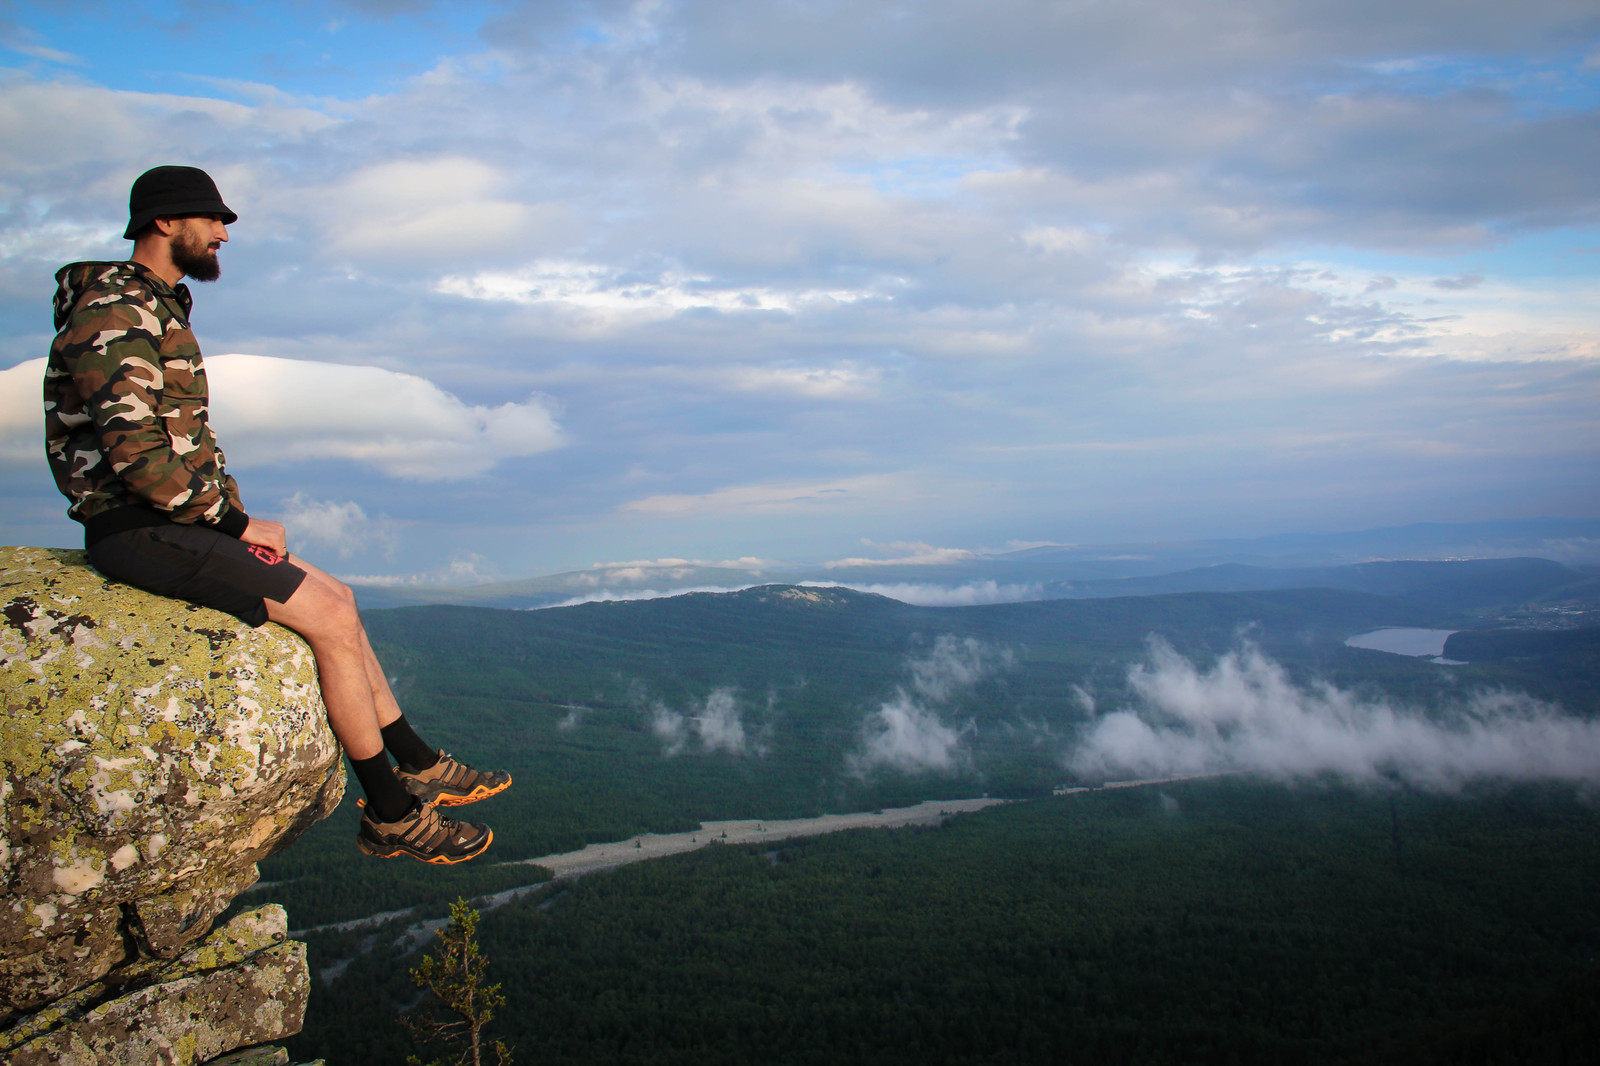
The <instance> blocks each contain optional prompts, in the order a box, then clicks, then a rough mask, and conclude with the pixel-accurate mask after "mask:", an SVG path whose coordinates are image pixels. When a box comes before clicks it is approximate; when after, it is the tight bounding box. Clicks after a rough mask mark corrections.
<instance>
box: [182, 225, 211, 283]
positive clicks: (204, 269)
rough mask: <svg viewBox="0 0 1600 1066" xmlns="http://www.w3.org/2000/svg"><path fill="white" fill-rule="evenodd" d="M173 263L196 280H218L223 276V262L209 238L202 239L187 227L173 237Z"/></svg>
mask: <svg viewBox="0 0 1600 1066" xmlns="http://www.w3.org/2000/svg"><path fill="white" fill-rule="evenodd" d="M171 248H172V265H173V266H175V267H177V268H178V269H179V270H181V271H183V273H184V275H185V276H187V277H191V278H193V279H194V280H196V281H216V280H217V279H218V278H220V277H221V276H222V264H221V263H219V262H217V253H216V251H215V250H213V249H212V247H211V242H210V241H209V240H201V239H200V237H199V236H197V235H196V234H195V232H194V231H193V230H191V229H188V228H187V227H185V228H184V229H181V230H179V231H178V233H177V234H176V235H175V236H174V237H173V239H172V244H171Z"/></svg>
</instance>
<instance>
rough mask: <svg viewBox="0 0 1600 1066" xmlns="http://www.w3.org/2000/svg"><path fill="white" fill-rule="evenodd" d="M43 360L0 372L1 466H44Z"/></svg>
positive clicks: (33, 360) (28, 362) (32, 360)
mask: <svg viewBox="0 0 1600 1066" xmlns="http://www.w3.org/2000/svg"><path fill="white" fill-rule="evenodd" d="M44 366H45V360H43V359H29V360H28V361H27V362H25V363H18V364H17V365H16V366H13V367H7V368H6V369H5V370H0V463H3V464H5V465H7V466H19V467H34V466H37V467H42V466H44V462H45V458H44V399H43V397H44Z"/></svg>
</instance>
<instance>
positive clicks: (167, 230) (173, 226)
mask: <svg viewBox="0 0 1600 1066" xmlns="http://www.w3.org/2000/svg"><path fill="white" fill-rule="evenodd" d="M177 228H178V220H177V219H175V218H167V217H166V216H164V215H157V216H156V217H155V218H152V219H151V220H150V229H151V230H152V231H153V232H155V233H159V234H160V235H161V236H163V237H170V236H172V234H173V233H174V232H176V230H177Z"/></svg>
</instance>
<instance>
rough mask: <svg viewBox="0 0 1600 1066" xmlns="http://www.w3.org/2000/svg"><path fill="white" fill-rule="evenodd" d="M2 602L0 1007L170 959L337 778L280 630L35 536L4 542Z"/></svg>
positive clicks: (332, 747) (301, 655) (329, 743)
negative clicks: (142, 962)
mask: <svg viewBox="0 0 1600 1066" xmlns="http://www.w3.org/2000/svg"><path fill="white" fill-rule="evenodd" d="M0 614H3V618H0V695H3V697H4V719H3V720H0V770H3V772H4V776H3V779H0V825H3V826H4V831H5V836H4V840H3V841H0V884H3V885H4V887H5V890H6V893H7V898H6V900H5V902H4V903H0V1007H3V1006H4V1005H9V1006H10V1007H11V1008H12V1009H13V1010H27V1009H32V1008H34V1007H36V1006H38V1005H40V1004H42V1003H46V1002H48V1001H51V1000H54V999H56V998H57V997H59V996H62V995H64V994H65V993H68V992H70V991H72V990H74V989H78V988H81V987H82V986H84V985H86V984H88V983H90V982H93V981H96V980H98V979H100V978H101V977H102V976H104V975H105V974H106V973H107V972H109V971H110V970H111V969H112V968H113V967H115V966H118V965H122V964H125V963H127V962H129V961H131V960H132V959H135V958H137V957H139V956H141V955H149V956H153V957H156V958H165V959H171V958H174V957H176V956H177V955H179V954H180V953H181V952H183V951H184V949H185V948H187V947H188V946H189V945H190V944H192V943H193V942H194V941H195V940H197V939H199V938H200V937H202V936H204V935H205V933H206V931H207V930H208V929H209V928H210V924H211V922H212V920H213V919H214V918H215V917H216V916H217V915H218V914H220V913H221V912H222V911H223V910H224V909H225V908H226V907H227V905H228V903H229V902H230V901H231V900H232V899H233V898H234V897H235V896H236V895H238V894H239V893H240V892H242V891H243V890H244V889H246V888H248V887H249V886H250V885H251V884H254V883H255V880H256V877H257V874H256V867H255V864H256V863H257V862H258V861H259V860H260V859H263V858H265V857H266V856H267V855H270V854H272V853H273V852H274V851H276V850H278V849H279V848H282V847H283V846H285V845H286V844H288V843H289V842H290V841H292V840H293V839H294V838H295V837H297V836H299V835H300V834H301V833H302V832H304V831H305V830H306V829H307V828H309V827H310V826H311V825H313V824H315V823H316V822H317V821H318V820H319V819H321V818H324V817H326V816H327V815H328V814H329V813H331V812H332V810H333V808H334V807H336V806H337V805H338V803H339V800H340V799H341V797H342V796H343V793H344V772H343V767H342V764H341V762H340V750H339V745H338V742H337V741H336V740H335V739H334V736H333V733H332V732H331V731H330V730H329V728H328V724H327V717H326V712H325V710H324V708H323V704H322V698H321V692H320V689H319V687H318V684H317V676H316V664H315V661H314V659H313V658H312V655H311V651H310V649H309V648H308V647H307V646H306V644H305V642H304V641H302V640H301V639H300V638H299V637H298V636H297V635H295V634H294V633H292V632H290V631H289V630H287V629H283V628H282V627H280V626H275V625H266V626H263V627H262V628H260V629H251V628H249V627H248V626H246V625H245V624H244V623H242V622H240V621H239V620H237V619H235V618H233V617H232V616H230V615H226V614H222V613H220V612H217V611H212V610H208V609H206V608H202V607H195V606H192V605H189V604H185V603H182V602H179V601H177V600H171V599H166V598H163V597H159V596H152V595H149V594H148V593H144V592H141V591H139V590H137V589H133V588H129V587H128V586H126V585H121V584H118V583H116V582H112V581H108V580H107V579H105V578H103V577H101V576H100V575H99V574H97V573H96V572H95V571H94V570H92V569H90V568H89V567H88V566H87V565H86V563H85V561H84V557H83V553H82V552H75V551H65V550H57V549H43V548H0ZM0 1024H4V1023H3V1022H0ZM234 1046H238V1045H234Z"/></svg>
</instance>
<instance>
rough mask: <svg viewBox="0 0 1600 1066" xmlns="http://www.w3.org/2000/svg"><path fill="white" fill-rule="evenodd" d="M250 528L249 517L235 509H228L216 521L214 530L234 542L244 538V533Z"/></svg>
mask: <svg viewBox="0 0 1600 1066" xmlns="http://www.w3.org/2000/svg"><path fill="white" fill-rule="evenodd" d="M249 526H250V516H249V515H247V514H245V513H244V512H243V511H241V510H239V509H238V508H235V507H230V508H228V510H226V511H224V512H222V517H221V518H219V519H217V525H216V529H217V531H218V532H219V533H226V534H227V535H228V536H230V537H232V538H233V539H234V540H238V539H239V538H240V537H242V536H244V531H245V530H246V529H247V528H249Z"/></svg>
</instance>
